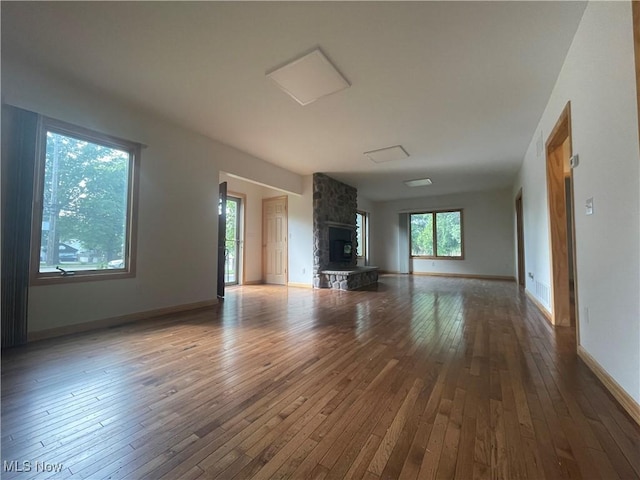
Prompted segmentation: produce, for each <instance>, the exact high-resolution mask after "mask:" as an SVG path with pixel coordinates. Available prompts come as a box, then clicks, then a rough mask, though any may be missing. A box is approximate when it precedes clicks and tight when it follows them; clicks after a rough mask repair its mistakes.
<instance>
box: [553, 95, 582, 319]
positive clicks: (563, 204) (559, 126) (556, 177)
mask: <svg viewBox="0 0 640 480" xmlns="http://www.w3.org/2000/svg"><path fill="white" fill-rule="evenodd" d="M546 153H547V192H548V199H549V230H550V233H551V270H552V272H551V273H552V287H551V291H552V301H551V306H552V312H551V318H552V322H553V324H554V325H558V326H571V325H576V317H577V307H576V305H577V291H576V290H577V289H576V274H575V271H576V261H575V258H576V257H575V244H576V243H575V226H574V218H575V215H574V199H573V171H572V169H571V156H572V155H573V153H572V145H571V104H570V103H567V105H566V107H565V108H564V110H563V111H562V114H561V115H560V118H559V119H558V121H557V123H556V126H555V127H554V129H553V131H552V132H551V135H549V139H548V140H547V143H546Z"/></svg>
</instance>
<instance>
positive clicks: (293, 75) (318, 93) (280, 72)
mask: <svg viewBox="0 0 640 480" xmlns="http://www.w3.org/2000/svg"><path fill="white" fill-rule="evenodd" d="M267 77H269V78H270V79H271V80H273V81H274V82H276V84H277V85H278V86H279V87H280V88H281V89H282V90H284V91H285V92H286V93H288V94H289V95H290V96H291V97H292V98H293V99H294V100H295V101H296V102H298V103H299V104H300V105H309V104H310V103H312V102H315V101H316V100H318V99H319V98H321V97H325V96H327V95H331V94H332V93H336V92H339V91H340V90H344V89H345V88H348V87H350V84H349V82H348V81H347V80H346V79H345V78H344V77H343V76H342V74H341V73H340V72H339V71H338V70H337V69H336V68H335V67H334V66H333V65H332V64H331V62H330V61H329V59H327V57H325V56H324V54H323V53H322V51H321V50H320V49H316V50H314V51H312V52H311V53H308V54H306V55H304V56H302V57H300V58H298V59H296V60H294V61H293V62H290V63H288V64H286V65H285V66H283V67H280V68H277V69H276V70H273V71H272V72H269V73H267Z"/></svg>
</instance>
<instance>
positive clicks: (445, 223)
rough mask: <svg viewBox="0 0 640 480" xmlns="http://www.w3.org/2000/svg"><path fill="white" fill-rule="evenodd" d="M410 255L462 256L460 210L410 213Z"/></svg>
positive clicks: (434, 256)
mask: <svg viewBox="0 0 640 480" xmlns="http://www.w3.org/2000/svg"><path fill="white" fill-rule="evenodd" d="M410 228H411V235H410V237H411V256H412V257H424V258H454V259H462V258H464V247H463V238H464V237H463V232H462V210H448V211H440V212H421V213H412V214H411V215H410Z"/></svg>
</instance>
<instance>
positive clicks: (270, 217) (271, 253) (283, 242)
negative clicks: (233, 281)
mask: <svg viewBox="0 0 640 480" xmlns="http://www.w3.org/2000/svg"><path fill="white" fill-rule="evenodd" d="M287 236H288V218H287V197H275V198H265V199H264V200H262V244H263V245H262V246H263V256H262V258H263V278H264V282H265V283H272V284H276V285H286V284H287V257H288V247H287Z"/></svg>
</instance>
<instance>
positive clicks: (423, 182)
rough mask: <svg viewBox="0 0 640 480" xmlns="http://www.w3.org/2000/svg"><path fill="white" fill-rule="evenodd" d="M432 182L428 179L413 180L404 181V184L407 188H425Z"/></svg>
mask: <svg viewBox="0 0 640 480" xmlns="http://www.w3.org/2000/svg"><path fill="white" fill-rule="evenodd" d="M432 183H433V182H432V181H431V179H430V178H417V179H415V180H405V181H404V184H405V185H406V186H407V187H426V186H427V185H431V184H432Z"/></svg>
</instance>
